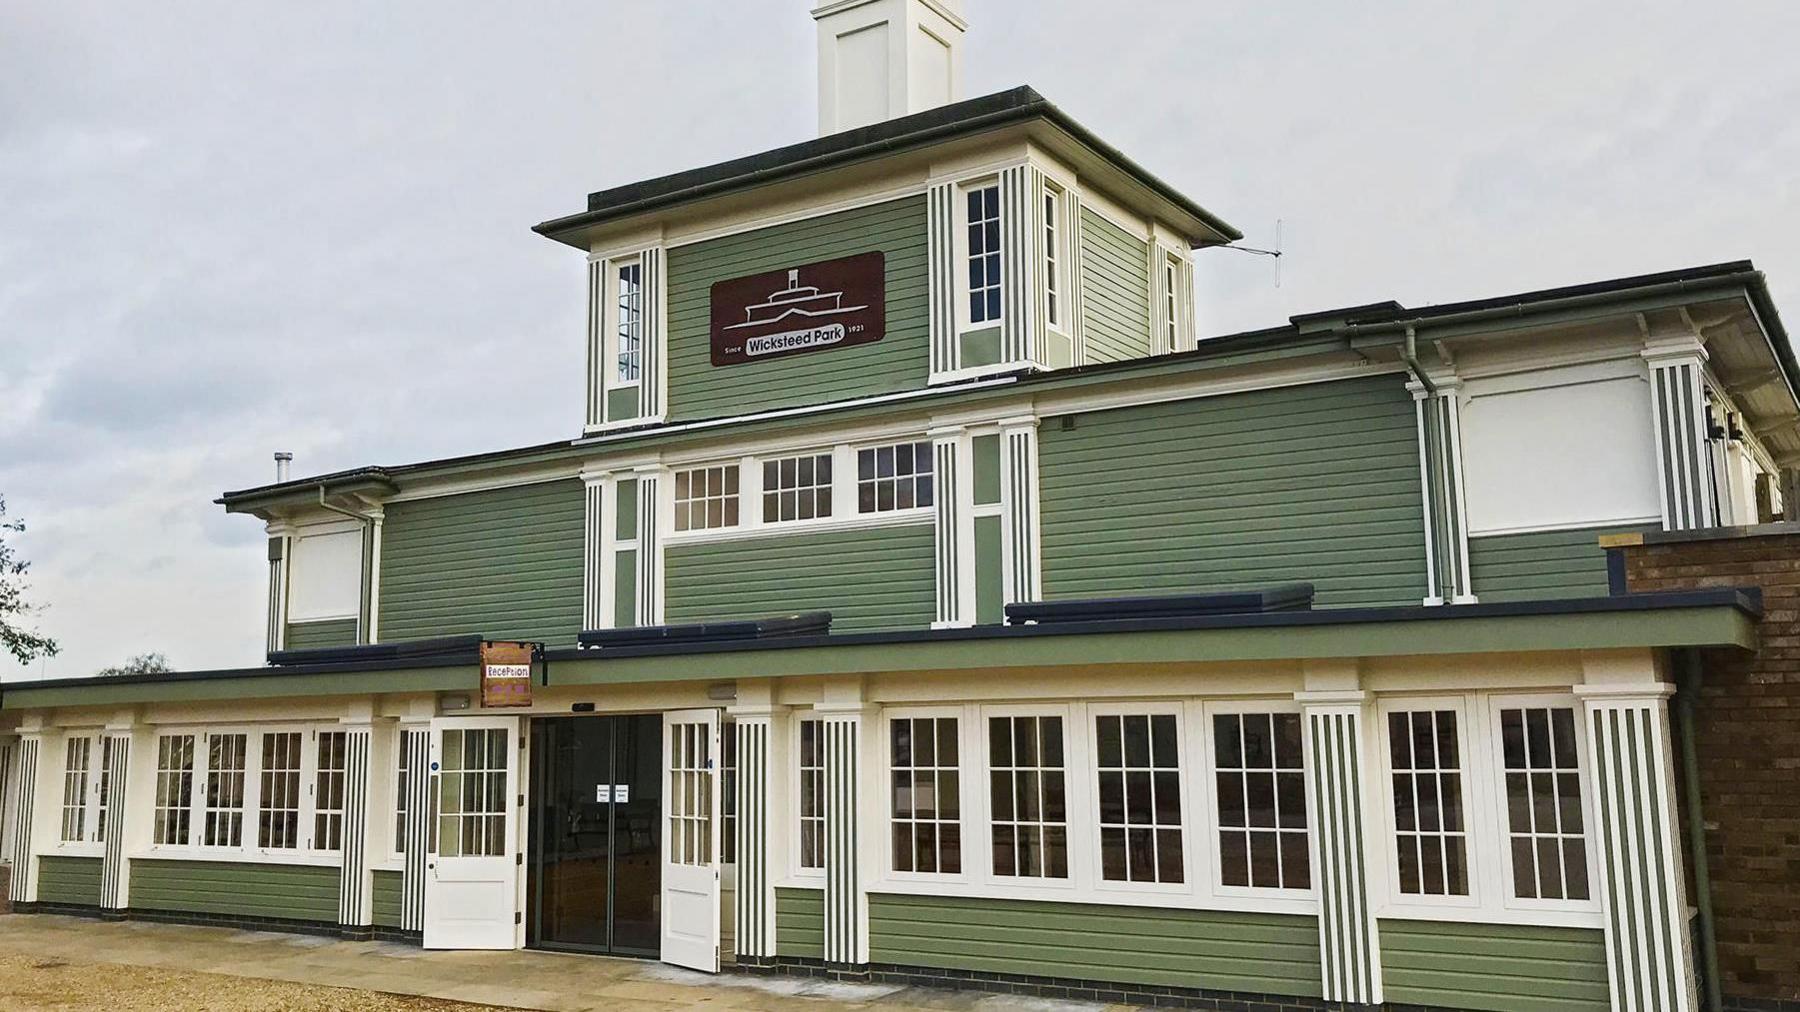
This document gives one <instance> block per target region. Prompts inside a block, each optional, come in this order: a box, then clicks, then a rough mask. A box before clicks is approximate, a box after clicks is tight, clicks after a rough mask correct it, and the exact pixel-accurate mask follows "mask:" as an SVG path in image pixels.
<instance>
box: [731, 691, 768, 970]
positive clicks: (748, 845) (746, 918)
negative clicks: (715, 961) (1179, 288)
mask: <svg viewBox="0 0 1800 1012" xmlns="http://www.w3.org/2000/svg"><path fill="white" fill-rule="evenodd" d="M736 728H737V732H736V733H737V736H738V748H737V755H738V775H737V813H738V817H737V834H738V836H737V897H736V907H737V909H736V916H737V926H736V933H735V934H736V943H737V954H738V956H739V958H740V959H768V958H770V957H772V956H774V955H775V930H774V928H775V918H774V890H773V889H771V888H770V884H769V784H768V780H769V718H767V717H738V718H737V721H736Z"/></svg>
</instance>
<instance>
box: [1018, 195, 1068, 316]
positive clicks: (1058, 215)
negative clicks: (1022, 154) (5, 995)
mask: <svg viewBox="0 0 1800 1012" xmlns="http://www.w3.org/2000/svg"><path fill="white" fill-rule="evenodd" d="M1068 204H1069V201H1068V194H1067V191H1065V190H1064V189H1063V188H1062V186H1060V185H1058V184H1057V183H1055V182H1052V181H1051V180H1049V179H1047V178H1046V179H1045V181H1044V207H1043V220H1042V221H1040V222H1039V223H1038V225H1039V228H1040V229H1041V230H1042V232H1043V237H1044V327H1045V329H1047V330H1049V331H1051V332H1053V333H1057V334H1062V335H1064V336H1067V335H1068V333H1069V331H1070V329H1071V328H1070V327H1069V322H1068V321H1069V313H1068V308H1069V307H1068V302H1069V300H1068V294H1069V271H1070V270H1071V269H1072V268H1073V266H1074V264H1073V259H1074V258H1073V257H1071V256H1069V222H1068V213H1067V210H1066V208H1067V207H1068ZM1003 308H1004V307H1003Z"/></svg>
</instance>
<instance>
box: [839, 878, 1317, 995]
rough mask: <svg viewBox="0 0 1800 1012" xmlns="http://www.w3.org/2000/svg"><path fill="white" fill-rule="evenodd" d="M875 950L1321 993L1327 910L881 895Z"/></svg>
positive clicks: (918, 962) (922, 962)
mask: <svg viewBox="0 0 1800 1012" xmlns="http://www.w3.org/2000/svg"><path fill="white" fill-rule="evenodd" d="M869 958H870V960H871V961H872V962H876V963H897V964H899V965H902V966H923V967H946V968H949V969H956V970H970V971H973V972H978V973H1021V974H1032V975H1035V976H1041V977H1068V978H1074V979H1078V980H1097V981H1112V982H1117V983H1130V984H1148V985H1155V986H1162V987H1197V988H1211V989H1214V990H1222V991H1253V992H1256V993H1259V994H1280V995H1298V996H1304V997H1315V998H1316V997H1319V996H1320V995H1321V993H1322V989H1321V987H1320V973H1319V926H1318V919H1317V918H1315V917H1306V916H1298V915H1292V914H1254V913H1235V912H1224V911H1217V910H1167V909H1160V908H1155V907H1124V906H1099V905H1095V904H1083V903H1040V902H1035V901H1029V900H996V899H986V898H974V897H952V896H898V895H872V896H870V897H869Z"/></svg>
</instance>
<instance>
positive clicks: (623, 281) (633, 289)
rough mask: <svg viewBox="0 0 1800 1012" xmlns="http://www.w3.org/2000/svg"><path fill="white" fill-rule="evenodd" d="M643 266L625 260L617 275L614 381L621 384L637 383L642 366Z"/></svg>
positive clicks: (615, 278)
mask: <svg viewBox="0 0 1800 1012" xmlns="http://www.w3.org/2000/svg"><path fill="white" fill-rule="evenodd" d="M643 269H644V267H643V263H642V262H641V261H639V260H636V259H632V260H626V261H622V262H620V263H619V264H618V266H617V269H616V270H615V272H614V284H615V286H616V288H615V291H614V298H615V299H616V302H617V310H618V312H617V315H616V316H615V317H614V321H615V322H614V347H613V355H614V363H615V366H616V372H615V373H614V379H616V380H617V381H618V382H619V383H621V384H628V383H636V382H637V381H638V371H639V369H640V368H641V367H642V364H643V361H642V347H641V339H642V337H643V331H644V307H643Z"/></svg>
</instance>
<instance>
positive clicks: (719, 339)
mask: <svg viewBox="0 0 1800 1012" xmlns="http://www.w3.org/2000/svg"><path fill="white" fill-rule="evenodd" d="M886 329H887V272H886V257H885V256H883V254H881V253H880V252H879V251H877V252H874V253H861V254H858V255H856V256H852V257H841V258H839V259H837V260H824V261H820V262H819V263H816V264H804V265H802V266H799V267H788V268H783V269H782V270H778V271H770V272H768V273H766V274H753V275H750V276H749V277H743V278H733V279H731V280H729V281H720V282H718V283H716V284H714V285H713V286H712V364H713V365H741V364H743V363H745V362H764V361H768V360H770V359H777V358H785V357H787V356H790V355H802V354H805V353H806V352H809V351H823V350H826V349H828V348H847V347H850V346H852V345H858V344H869V343H871V342H874V341H879V340H881V338H882V335H883V334H884V333H885V332H886Z"/></svg>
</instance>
